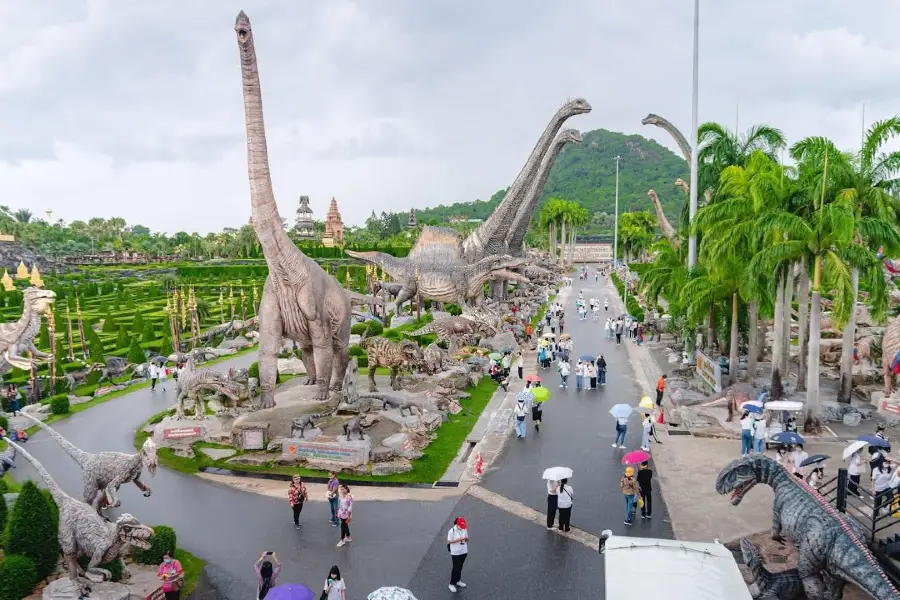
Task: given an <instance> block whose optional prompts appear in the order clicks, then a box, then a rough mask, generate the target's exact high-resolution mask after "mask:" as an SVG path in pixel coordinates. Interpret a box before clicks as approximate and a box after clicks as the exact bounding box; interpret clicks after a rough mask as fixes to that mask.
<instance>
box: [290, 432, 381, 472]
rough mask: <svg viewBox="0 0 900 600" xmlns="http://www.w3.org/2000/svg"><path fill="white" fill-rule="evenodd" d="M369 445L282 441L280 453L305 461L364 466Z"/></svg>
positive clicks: (363, 443)
mask: <svg viewBox="0 0 900 600" xmlns="http://www.w3.org/2000/svg"><path fill="white" fill-rule="evenodd" d="M370 448H371V444H369V443H368V442H363V441H362V440H360V441H359V442H358V443H356V444H343V443H341V442H340V441H336V442H311V441H308V440H304V439H299V438H298V439H290V440H284V442H282V445H281V453H282V455H284V456H293V457H298V458H305V459H307V460H309V459H313V460H330V461H334V462H338V463H345V464H347V465H353V466H355V465H364V464H366V463H367V462H369V449H370Z"/></svg>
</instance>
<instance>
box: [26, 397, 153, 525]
mask: <svg viewBox="0 0 900 600" xmlns="http://www.w3.org/2000/svg"><path fill="white" fill-rule="evenodd" d="M22 415H24V416H25V417H26V418H28V419H30V420H32V421H34V423H35V424H36V425H37V426H38V427H40V428H41V429H43V430H45V431H46V432H47V433H49V434H50V436H51V437H52V438H53V439H54V440H56V443H57V444H59V445H60V446H62V449H63V450H65V451H66V454H68V455H69V456H70V457H72V459H73V460H74V461H75V462H76V463H78V466H79V467H80V468H81V477H82V480H83V481H84V501H85V502H87V503H88V504H90V505H91V506H93V507H94V510H96V511H97V512H98V513H99V512H100V510H101V509H102V508H105V507H107V506H108V507H110V508H117V507H119V506H120V505H121V504H122V502H121V501H120V500H119V498H118V496H116V492H117V491H118V490H119V486H121V485H122V484H123V483H128V482H129V481H130V482H132V483H134V485H135V486H136V487H137V488H138V489H139V490H141V492H143V494H144V497H145V498H148V497H150V494H151V493H152V491H151V490H150V486H148V485H147V484H145V483H144V482H142V481H141V473H142V472H143V470H144V467H147V472H149V473H150V475H155V474H156V464H157V459H156V444H154V443H153V440H152V439H150V438H147V440H146V441H145V442H144V445H143V446H142V447H141V451H140V452H138V453H137V454H125V453H124V452H98V453H97V454H92V453H90V452H85V451H84V450H82V449H81V448H79V447H78V446H76V445H75V444H73V443H72V442H70V441H69V440H67V439H66V438H64V437H63V436H61V435H60V434H59V433H57V431H56V430H55V429H53V428H52V427H50V426H49V425H46V424H44V423H42V422H41V421H40V419H36V418H35V417H32V416H31V415H29V414H28V413H25V412H23V413H22Z"/></svg>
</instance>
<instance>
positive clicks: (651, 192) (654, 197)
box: [647, 190, 659, 200]
mask: <svg viewBox="0 0 900 600" xmlns="http://www.w3.org/2000/svg"><path fill="white" fill-rule="evenodd" d="M647 195H648V196H649V197H650V199H651V200H659V196H657V195H656V190H647Z"/></svg>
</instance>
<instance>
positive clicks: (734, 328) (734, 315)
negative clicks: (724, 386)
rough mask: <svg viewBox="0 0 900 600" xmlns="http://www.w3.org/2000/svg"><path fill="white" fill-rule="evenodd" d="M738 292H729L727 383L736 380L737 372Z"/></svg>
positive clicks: (730, 383) (732, 382)
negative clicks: (729, 322)
mask: <svg viewBox="0 0 900 600" xmlns="http://www.w3.org/2000/svg"><path fill="white" fill-rule="evenodd" d="M739 333H740V332H739V331H738V292H737V290H734V292H732V294H731V346H730V348H729V349H728V385H732V384H734V383H735V382H736V381H737V372H738V334H739Z"/></svg>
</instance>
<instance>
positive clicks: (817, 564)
mask: <svg viewBox="0 0 900 600" xmlns="http://www.w3.org/2000/svg"><path fill="white" fill-rule="evenodd" d="M758 483H763V484H766V485H769V486H771V487H772V489H773V490H774V491H775V502H774V505H773V507H772V538H773V539H780V538H781V534H782V532H783V533H785V534H787V536H788V537H790V538H791V540H792V541H793V542H794V545H795V546H796V547H797V553H798V559H797V571H798V574H799V575H800V578H801V579H802V581H803V589H804V590H805V591H806V595H807V596H808V597H809V599H810V600H836V599H839V598H841V597H842V594H843V588H844V584H845V582H846V581H851V582H853V583H854V584H856V585H857V586H858V587H859V588H860V589H861V590H863V591H865V592H866V593H867V594H869V595H870V596H872V597H873V598H876V599H877V600H900V593H898V592H897V590H896V589H895V588H894V586H893V584H891V581H890V579H888V576H887V575H886V574H885V572H884V570H883V569H882V568H881V565H880V564H879V563H878V561H877V560H876V559H875V557H874V556H873V555H872V553H871V552H870V551H869V549H868V547H867V546H866V542H865V536H864V535H863V531H862V527H861V526H860V525H859V523H857V522H856V521H854V520H853V519H852V518H851V517H848V516H846V515H842V514H841V513H839V512H838V511H837V509H835V508H834V507H833V506H831V504H829V503H828V501H827V500H826V499H825V498H823V497H822V496H821V495H820V494H819V493H818V492H816V491H815V490H814V489H813V488H811V487H810V486H809V485H808V484H807V483H806V482H805V481H803V480H802V479H799V478H797V477H793V476H791V475H790V474H789V473H788V472H787V471H786V470H785V469H784V468H783V467H782V466H781V465H779V464H778V463H777V462H775V461H774V460H772V459H771V458H769V457H767V456H762V455H759V454H756V455H752V456H748V457H744V458H741V459H738V460H734V461H732V462H731V464H729V465H728V466H727V467H725V468H724V469H723V470H722V472H721V473H719V476H718V478H717V479H716V491H717V492H719V493H720V494H723V495H724V494H730V495H731V496H730V498H731V504H732V505H734V506H737V505H738V504H740V503H741V500H743V499H744V496H745V495H746V494H747V492H749V491H750V490H751V489H752V488H753V486H755V485H756V484H758ZM823 571H824V572H827V575H829V577H828V578H827V584H826V580H824V579H823V576H822V573H823Z"/></svg>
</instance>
